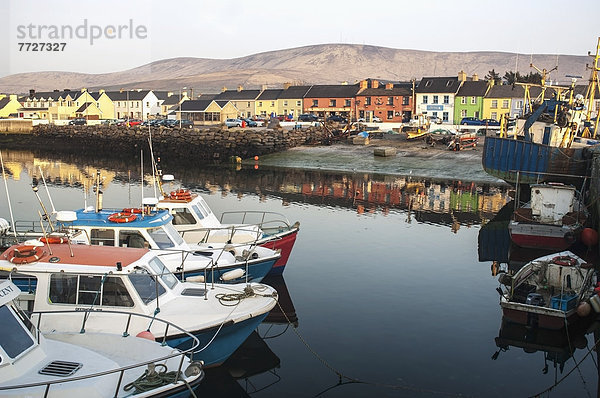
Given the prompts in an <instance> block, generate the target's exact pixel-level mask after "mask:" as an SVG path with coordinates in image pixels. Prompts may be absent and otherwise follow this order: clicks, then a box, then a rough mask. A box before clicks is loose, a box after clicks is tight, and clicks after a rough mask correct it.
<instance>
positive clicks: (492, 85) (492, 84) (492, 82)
mask: <svg viewBox="0 0 600 398" xmlns="http://www.w3.org/2000/svg"><path fill="white" fill-rule="evenodd" d="M488 84H489V85H490V87H494V79H490V81H489V82H488Z"/></svg>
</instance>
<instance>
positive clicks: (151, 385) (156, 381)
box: [123, 363, 185, 393]
mask: <svg viewBox="0 0 600 398" xmlns="http://www.w3.org/2000/svg"><path fill="white" fill-rule="evenodd" d="M156 368H162V371H156V370H155V369H156ZM155 369H153V370H150V369H146V370H144V374H142V375H141V376H140V377H138V378H137V379H135V380H134V381H132V382H131V383H129V384H126V385H125V387H123V389H124V390H125V391H129V390H131V389H132V388H135V392H134V393H140V392H146V391H150V390H153V389H155V388H158V387H161V386H166V385H167V384H170V383H176V382H177V381H179V380H183V381H185V380H184V379H183V378H182V377H181V372H179V371H177V370H172V371H170V372H167V365H164V364H162V363H159V364H156V365H155Z"/></svg>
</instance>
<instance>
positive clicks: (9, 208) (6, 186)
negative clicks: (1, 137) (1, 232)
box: [0, 151, 17, 238]
mask: <svg viewBox="0 0 600 398" xmlns="http://www.w3.org/2000/svg"><path fill="white" fill-rule="evenodd" d="M0 164H1V165H2V176H3V177H4V189H5V190H6V200H8V211H9V213H10V223H11V225H12V230H13V234H14V235H15V238H16V237H17V230H16V229H15V219H14V217H13V211H12V205H11V204H10V195H9V194H8V184H7V183H6V173H5V172H4V160H3V159H2V151H0Z"/></svg>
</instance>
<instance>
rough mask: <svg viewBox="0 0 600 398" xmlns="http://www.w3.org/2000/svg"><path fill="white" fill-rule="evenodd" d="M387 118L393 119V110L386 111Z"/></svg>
mask: <svg viewBox="0 0 600 398" xmlns="http://www.w3.org/2000/svg"><path fill="white" fill-rule="evenodd" d="M387 118H388V120H389V119H393V118H394V111H387Z"/></svg>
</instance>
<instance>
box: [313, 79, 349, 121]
mask: <svg viewBox="0 0 600 398" xmlns="http://www.w3.org/2000/svg"><path fill="white" fill-rule="evenodd" d="M358 90H359V87H358V85H357V84H353V85H347V84H319V85H313V86H311V87H310V89H309V90H308V91H307V92H306V94H305V95H304V99H303V107H302V108H303V110H304V113H312V114H314V115H317V116H320V117H327V116H332V115H339V116H343V117H345V118H356V114H355V112H354V109H355V103H354V100H355V96H356V93H357V92H358Z"/></svg>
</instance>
